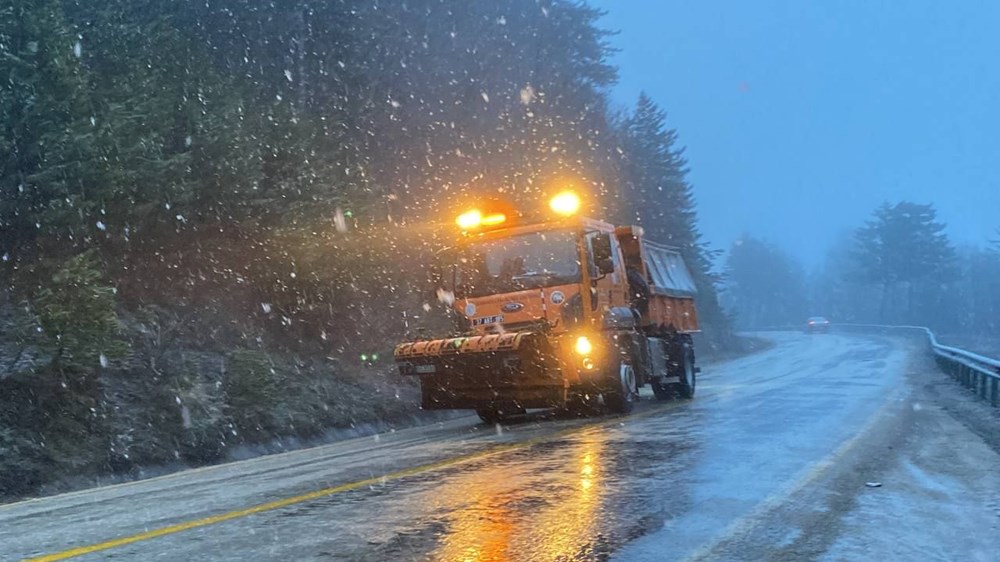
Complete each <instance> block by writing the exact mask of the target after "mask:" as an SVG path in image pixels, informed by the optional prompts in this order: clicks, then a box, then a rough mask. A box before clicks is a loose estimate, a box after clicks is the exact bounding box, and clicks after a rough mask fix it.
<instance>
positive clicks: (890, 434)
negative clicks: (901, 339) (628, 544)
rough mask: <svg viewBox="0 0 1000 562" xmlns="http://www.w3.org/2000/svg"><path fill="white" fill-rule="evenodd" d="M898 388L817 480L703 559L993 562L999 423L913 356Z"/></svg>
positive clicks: (999, 544) (917, 352)
mask: <svg viewBox="0 0 1000 562" xmlns="http://www.w3.org/2000/svg"><path fill="white" fill-rule="evenodd" d="M911 357H912V359H911V360H910V361H909V363H908V365H907V373H906V383H907V384H906V388H905V389H901V392H900V393H899V395H898V396H895V397H893V399H892V400H891V401H890V403H889V404H888V406H887V410H886V411H884V412H883V413H882V415H881V416H880V419H879V421H878V422H877V423H876V424H874V425H873V426H872V427H871V428H870V429H869V430H868V431H867V433H866V434H865V435H863V436H862V437H861V438H860V439H859V440H858V441H857V443H856V445H855V446H853V447H852V449H851V451H850V452H849V453H848V454H846V455H844V456H843V457H842V458H840V459H839V461H838V462H837V464H836V465H834V466H831V467H830V468H829V469H828V470H826V471H825V472H824V474H823V475H822V476H821V477H819V478H818V479H816V480H814V481H812V482H810V483H809V485H808V486H806V487H804V488H802V489H801V490H799V491H797V492H796V493H795V494H793V495H792V496H791V497H790V498H789V499H788V501H785V502H782V503H781V505H779V506H777V507H775V508H774V509H771V510H769V511H767V512H766V513H764V514H762V515H761V516H760V517H758V518H756V520H755V521H752V522H751V524H750V525H747V526H745V527H744V530H743V532H741V533H738V534H736V535H733V536H731V537H730V538H728V539H727V540H725V541H723V542H721V543H720V544H718V545H717V546H716V547H715V548H714V549H713V550H712V551H711V552H710V553H708V554H707V557H706V559H712V560H737V559H740V560H746V559H760V560H763V559H767V560H824V561H840V560H861V559H866V560H867V559H870V560H925V559H937V560H984V561H985V560H995V559H996V553H997V552H1000V534H998V533H997V531H998V530H1000V471H998V470H997V467H998V466H1000V414H998V413H997V411H996V410H992V409H991V408H990V407H989V406H987V405H986V404H985V403H983V402H981V401H978V400H977V399H975V398H974V397H973V396H971V395H970V394H968V392H967V391H965V390H964V389H963V388H962V387H961V386H960V385H958V384H957V383H955V382H954V381H952V380H951V379H950V378H948V377H947V375H945V374H943V373H941V372H940V371H939V370H937V368H936V367H935V365H934V362H933V361H932V360H931V359H930V357H929V356H928V355H927V354H926V353H925V352H923V351H922V349H921V348H919V347H916V346H915V347H914V349H913V353H912V355H911Z"/></svg>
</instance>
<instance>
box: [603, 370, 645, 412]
mask: <svg viewBox="0 0 1000 562" xmlns="http://www.w3.org/2000/svg"><path fill="white" fill-rule="evenodd" d="M609 375H610V376H609V377H608V379H609V380H608V389H607V390H606V391H605V392H604V405H605V406H607V407H608V410H611V411H612V412H614V413H616V414H627V413H629V412H631V411H632V408H634V407H635V403H636V402H638V400H639V389H638V387H637V386H636V384H635V369H634V368H633V367H632V364H631V363H627V362H625V361H622V362H621V363H620V364H619V366H618V372H617V373H615V374H610V373H609Z"/></svg>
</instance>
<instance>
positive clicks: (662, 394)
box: [649, 379, 674, 400]
mask: <svg viewBox="0 0 1000 562" xmlns="http://www.w3.org/2000/svg"><path fill="white" fill-rule="evenodd" d="M649 386H651V387H653V396H655V397H656V399H657V400H670V399H671V398H673V397H674V392H673V390H672V389H671V388H670V385H669V384H664V383H662V382H660V381H659V380H658V379H653V380H651V381H649Z"/></svg>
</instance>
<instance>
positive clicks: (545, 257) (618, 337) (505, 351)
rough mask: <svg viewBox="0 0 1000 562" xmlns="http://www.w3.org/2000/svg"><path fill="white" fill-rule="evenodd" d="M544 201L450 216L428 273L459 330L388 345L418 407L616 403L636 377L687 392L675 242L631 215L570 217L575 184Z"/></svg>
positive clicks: (491, 416) (686, 279)
mask: <svg viewBox="0 0 1000 562" xmlns="http://www.w3.org/2000/svg"><path fill="white" fill-rule="evenodd" d="M549 206H550V210H551V212H550V213H546V215H545V216H543V218H542V219H540V220H534V221H526V220H523V219H522V218H521V217H520V216H513V215H516V213H513V212H510V211H509V209H508V210H505V211H496V210H493V209H490V208H488V207H485V208H480V209H474V210H470V211H468V212H465V213H463V214H462V215H460V216H459V217H458V219H457V221H456V223H457V225H458V227H459V228H458V230H459V231H460V233H461V234H459V235H457V236H456V243H455V245H454V246H453V247H451V248H447V249H445V250H443V251H441V252H440V253H439V264H438V265H437V266H436V268H435V272H436V273H435V275H434V277H435V284H436V285H437V286H438V287H437V294H438V295H439V297H441V298H442V300H444V301H445V302H447V303H449V304H450V307H451V308H452V309H453V310H452V312H453V313H454V315H455V317H456V318H457V320H458V323H459V333H460V335H456V336H454V337H447V338H442V339H430V340H420V341H412V342H406V343H401V344H399V345H397V346H396V348H395V352H394V356H395V360H396V363H397V364H398V366H399V370H400V373H402V374H403V375H411V376H415V377H419V380H420V387H421V395H422V403H423V408H424V409H428V410H440V409H474V410H476V412H477V413H478V414H479V416H480V417H481V418H482V419H483V420H484V421H486V422H496V421H499V420H501V419H503V418H504V417H506V416H510V415H516V414H521V413H524V412H525V411H526V409H528V408H552V407H557V408H579V409H581V410H582V409H584V408H589V407H590V406H591V405H593V404H595V403H598V402H600V401H603V403H604V405H605V407H606V409H608V410H610V411H612V412H617V413H627V412H629V411H631V410H632V407H633V405H634V404H635V402H636V401H637V400H638V396H639V388H640V387H641V386H643V385H645V384H647V383H648V384H650V385H651V386H652V390H653V393H654V394H655V396H656V397H657V398H658V399H661V400H663V399H667V398H669V397H672V396H674V395H678V396H680V397H681V398H691V397H693V396H694V391H695V376H696V373H697V372H698V369H696V368H695V354H694V348H693V343H692V339H691V334H692V333H694V332H697V331H698V330H699V327H698V315H697V312H696V310H695V303H694V297H695V285H694V282H693V280H692V278H691V274H690V272H689V271H688V268H687V266H686V265H685V264H684V261H683V260H682V259H681V255H680V254H679V253H678V252H677V251H676V250H674V249H672V248H669V247H667V246H663V245H660V244H656V243H654V242H652V241H650V240H646V239H645V238H644V237H643V231H642V229H641V228H640V227H637V226H619V227H616V226H614V225H612V224H609V223H606V222H603V221H600V220H594V219H590V218H586V217H582V216H580V215H579V214H578V211H579V209H580V199H579V197H578V196H577V195H576V194H575V193H573V192H563V193H560V194H558V195H556V196H555V197H554V198H553V199H552V200H551V201H550V205H549Z"/></svg>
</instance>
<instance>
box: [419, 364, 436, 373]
mask: <svg viewBox="0 0 1000 562" xmlns="http://www.w3.org/2000/svg"><path fill="white" fill-rule="evenodd" d="M415 370H416V372H418V373H422V374H425V373H433V372H435V371H437V369H436V368H435V367H434V365H417V367H416V369H415Z"/></svg>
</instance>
